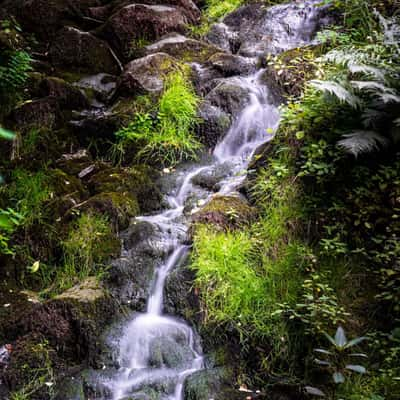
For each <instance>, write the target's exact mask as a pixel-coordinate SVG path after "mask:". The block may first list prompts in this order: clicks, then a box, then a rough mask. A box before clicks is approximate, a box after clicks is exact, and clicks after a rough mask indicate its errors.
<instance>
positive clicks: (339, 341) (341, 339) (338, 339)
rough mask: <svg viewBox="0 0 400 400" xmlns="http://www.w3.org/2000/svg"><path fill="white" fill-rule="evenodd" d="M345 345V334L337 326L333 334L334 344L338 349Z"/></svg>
mask: <svg viewBox="0 0 400 400" xmlns="http://www.w3.org/2000/svg"><path fill="white" fill-rule="evenodd" d="M346 343H347V339H346V334H345V333H344V329H343V328H342V327H341V326H339V328H337V331H336V334H335V344H336V346H338V347H344V346H345V345H346Z"/></svg>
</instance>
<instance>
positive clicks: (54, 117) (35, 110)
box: [11, 97, 62, 131]
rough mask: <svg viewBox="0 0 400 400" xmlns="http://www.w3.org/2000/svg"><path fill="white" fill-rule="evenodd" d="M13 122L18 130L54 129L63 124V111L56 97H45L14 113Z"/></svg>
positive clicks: (17, 109)
mask: <svg viewBox="0 0 400 400" xmlns="http://www.w3.org/2000/svg"><path fill="white" fill-rule="evenodd" d="M11 118H12V120H13V122H14V124H15V128H16V129H17V130H20V131H21V130H29V129H33V128H47V129H54V128H56V127H57V126H59V125H60V123H61V122H62V115H61V110H60V107H59V103H58V101H57V100H56V99H55V98H54V97H45V98H42V99H38V100H33V101H30V102H26V103H24V104H22V105H21V106H19V107H18V108H16V109H15V110H14V111H13V113H12V117H11Z"/></svg>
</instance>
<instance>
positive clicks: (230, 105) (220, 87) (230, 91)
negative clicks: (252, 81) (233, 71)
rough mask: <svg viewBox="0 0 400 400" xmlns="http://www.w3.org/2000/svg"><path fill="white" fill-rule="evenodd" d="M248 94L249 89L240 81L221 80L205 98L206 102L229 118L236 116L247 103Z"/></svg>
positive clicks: (234, 79)
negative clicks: (228, 115)
mask: <svg viewBox="0 0 400 400" xmlns="http://www.w3.org/2000/svg"><path fill="white" fill-rule="evenodd" d="M249 93H250V91H249V89H248V88H246V86H244V85H243V84H242V83H241V82H240V80H238V79H236V78H228V79H221V80H219V81H218V84H217V85H216V87H215V88H214V89H212V90H211V91H210V93H209V94H208V95H207V96H206V100H207V101H208V102H209V103H210V104H211V105H213V106H215V107H218V108H220V109H222V110H223V111H224V112H226V113H228V114H230V115H231V116H236V115H238V113H239V112H240V111H241V110H242V109H243V107H244V106H245V105H246V103H248V101H249V99H250V95H249Z"/></svg>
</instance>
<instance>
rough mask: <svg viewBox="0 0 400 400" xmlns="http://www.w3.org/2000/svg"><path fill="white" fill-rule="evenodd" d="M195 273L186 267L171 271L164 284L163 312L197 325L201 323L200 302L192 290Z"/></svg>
mask: <svg viewBox="0 0 400 400" xmlns="http://www.w3.org/2000/svg"><path fill="white" fill-rule="evenodd" d="M194 279H195V273H194V272H193V271H192V270H190V269H189V268H187V267H181V268H179V269H175V270H174V271H172V272H171V273H170V274H169V275H168V278H167V280H166V283H165V299H164V311H165V312H166V313H167V314H170V315H176V316H178V317H181V318H183V319H184V320H185V321H188V322H189V323H191V324H192V325H198V324H199V323H200V321H201V313H200V302H199V297H198V295H197V293H196V290H195V289H194V288H193V282H194Z"/></svg>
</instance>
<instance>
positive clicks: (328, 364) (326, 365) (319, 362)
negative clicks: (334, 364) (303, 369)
mask: <svg viewBox="0 0 400 400" xmlns="http://www.w3.org/2000/svg"><path fill="white" fill-rule="evenodd" d="M314 362H315V364H318V365H323V366H325V367H329V366H330V365H331V363H330V362H329V361H324V360H320V359H318V358H315V359H314Z"/></svg>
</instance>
